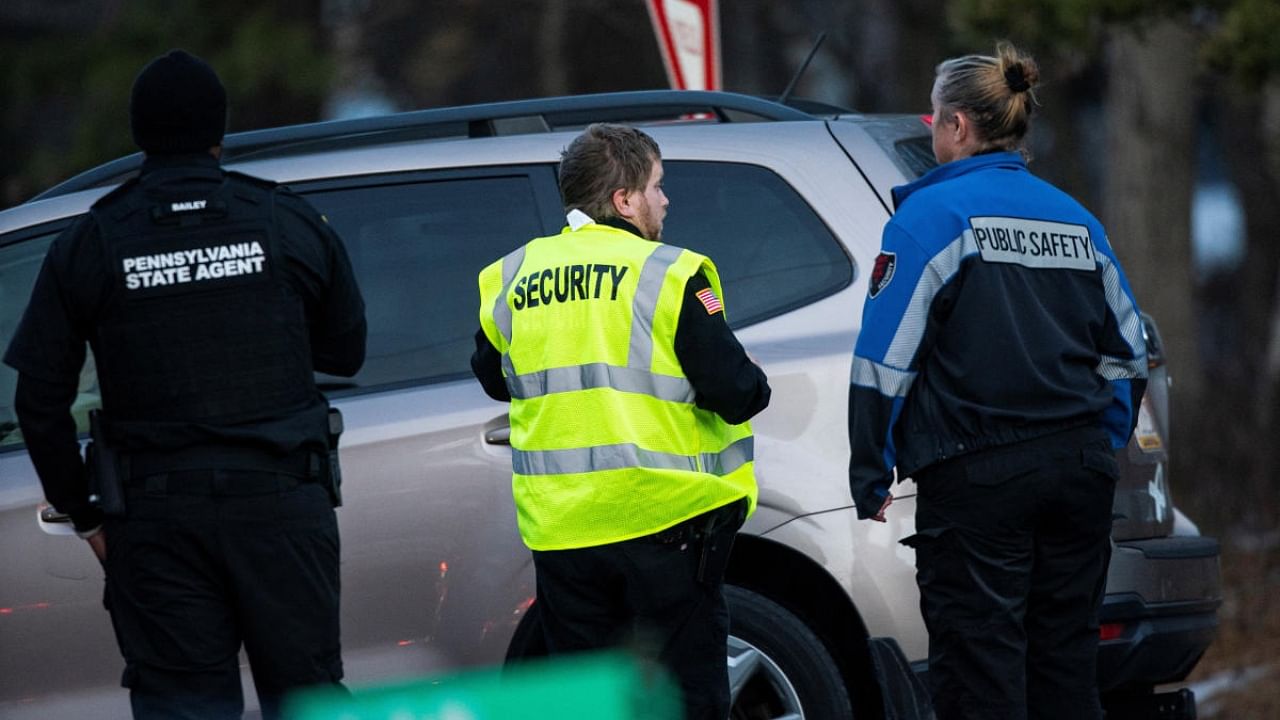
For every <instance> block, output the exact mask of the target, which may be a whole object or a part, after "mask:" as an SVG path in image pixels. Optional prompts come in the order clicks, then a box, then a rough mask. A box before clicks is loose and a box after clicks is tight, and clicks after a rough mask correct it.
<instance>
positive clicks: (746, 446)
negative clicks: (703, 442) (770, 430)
mask: <svg viewBox="0 0 1280 720" xmlns="http://www.w3.org/2000/svg"><path fill="white" fill-rule="evenodd" d="M755 450H756V441H755V438H754V437H751V436H750V435H748V436H747V437H744V438H742V439H741V440H738V441H737V442H735V443H733V444H732V445H730V446H729V447H727V448H725V449H724V450H721V451H720V452H718V453H703V454H702V471H703V472H708V473H711V474H712V475H728V474H729V473H731V472H733V471H734V470H737V469H738V468H740V467H742V466H743V465H746V464H747V463H749V462H751V461H752V460H754V459H755Z"/></svg>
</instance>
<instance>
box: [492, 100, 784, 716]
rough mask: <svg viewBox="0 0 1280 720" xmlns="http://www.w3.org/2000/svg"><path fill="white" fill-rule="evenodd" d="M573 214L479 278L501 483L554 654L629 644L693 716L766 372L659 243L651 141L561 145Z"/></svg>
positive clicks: (719, 703) (725, 687) (633, 138)
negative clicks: (501, 443)
mask: <svg viewBox="0 0 1280 720" xmlns="http://www.w3.org/2000/svg"><path fill="white" fill-rule="evenodd" d="M560 191H561V194H562V196H563V199H564V205H565V210H566V212H567V213H568V218H567V220H568V227H566V228H565V229H564V230H562V231H561V232H560V234H559V235H554V236H551V237H544V238H537V239H534V240H532V241H530V242H529V243H528V244H526V245H524V246H523V247H521V248H519V249H517V250H516V251H515V252H512V253H511V254H510V255H507V256H506V257H505V258H502V259H500V260H498V261H496V262H494V263H493V264H491V265H489V266H488V267H487V268H485V269H484V270H483V271H482V272H481V273H480V327H481V329H480V332H478V333H477V334H476V352H475V354H474V355H473V356H472V359H471V365H472V369H473V371H474V372H475V374H476V377H477V378H478V379H479V380H480V383H481V384H482V385H483V386H484V389H485V392H487V393H488V394H489V395H490V396H491V397H493V398H494V399H496V400H502V401H510V403H511V411H510V414H511V447H512V452H511V457H512V465H513V475H512V490H513V492H514V494H515V504H516V512H517V517H518V521H519V526H520V533H521V535H522V537H523V538H524V541H525V544H526V545H528V546H529V548H530V549H531V550H532V551H533V561H534V569H535V571H536V573H537V583H538V589H537V593H538V601H537V605H536V608H537V611H538V613H539V617H540V618H541V625H542V629H543V634H544V637H545V640H546V643H547V646H548V650H549V651H550V652H551V653H553V654H556V653H564V652H574V651H580V650H591V649H597V648H604V647H610V646H615V645H619V644H629V645H633V646H636V645H638V646H640V647H643V648H647V649H650V650H652V652H653V653H654V654H655V655H656V656H657V658H658V660H659V661H660V662H662V663H663V664H664V665H665V666H666V667H668V668H669V669H670V670H671V671H672V673H673V674H674V675H675V677H676V679H677V681H678V682H679V684H680V686H681V689H682V691H683V695H684V703H685V716H686V717H687V718H691V719H692V718H707V719H708V720H712V719H714V720H724V718H727V717H728V714H729V683H728V671H727V668H726V663H725V653H726V643H727V640H728V632H729V616H728V610H727V608H726V605H725V600H724V595H723V592H722V588H723V583H724V572H725V567H726V565H727V564H728V558H729V550H730V548H731V546H732V544H733V537H734V534H735V533H736V532H737V530H738V528H739V527H740V526H741V525H742V522H743V521H744V520H745V519H746V517H747V516H748V515H749V514H750V513H751V512H753V511H754V510H755V504H756V482H755V470H754V463H753V454H752V452H753V445H752V436H751V426H750V425H749V424H748V422H747V420H748V419H749V418H751V417H752V416H754V415H755V414H756V413H758V412H760V411H761V410H763V409H764V408H765V407H766V406H767V405H768V403H769V384H768V381H767V379H766V378H765V374H764V372H763V371H762V370H761V369H760V368H759V367H757V366H756V365H755V363H753V362H752V361H751V360H750V359H749V358H748V357H747V355H746V352H745V351H744V350H743V349H742V345H740V344H739V343H738V341H737V339H736V338H735V337H734V336H733V333H732V331H731V330H730V329H729V326H728V324H727V323H726V321H725V317H724V305H723V303H724V300H723V298H724V293H723V291H722V290H721V287H720V277H719V275H718V274H717V273H716V268H715V265H714V264H712V262H711V260H709V259H708V258H706V257H704V256H702V255H699V254H697V253H694V252H691V251H689V250H684V249H681V248H678V247H674V246H671V245H664V244H662V243H661V242H660V239H661V237H662V221H663V218H664V217H665V216H666V210H667V198H666V195H664V194H663V191H662V159H661V154H660V152H659V150H658V145H657V143H655V142H654V141H653V139H652V138H650V137H649V136H648V135H646V134H645V133H643V132H641V131H639V130H636V129H634V128H630V127H625V126H620V125H608V124H596V125H592V126H590V127H588V128H587V129H586V131H585V132H583V133H582V134H581V135H580V136H578V137H577V138H575V139H574V141H573V142H572V143H570V145H569V147H568V148H567V149H566V150H565V151H564V153H563V154H562V156H561V162H560Z"/></svg>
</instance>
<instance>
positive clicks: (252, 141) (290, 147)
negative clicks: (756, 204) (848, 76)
mask: <svg viewBox="0 0 1280 720" xmlns="http://www.w3.org/2000/svg"><path fill="white" fill-rule="evenodd" d="M690 116H696V117H698V118H699V119H704V120H705V119H714V120H716V121H718V122H742V121H748V122H750V121H780V120H813V119H814V116H813V115H811V114H809V113H806V112H803V111H801V110H798V109H796V108H794V107H790V106H787V105H783V104H780V103H777V102H773V101H771V100H764V99H761V98H757V97H752V96H750V95H741V94H738V93H727V92H716V91H705V90H637V91H630V92H615V93H600V94H594V95H570V96H565V97H554V98H542V99H537V100H512V101H507V102H496V103H485V104H481V105H462V106H458V107H447V108H435V109H431V110H416V111H411V112H402V113H395V114H391V115H380V116H376V117H363V118H352V119H348V120H329V121H324V122H315V123H308V124H304V125H289V126H286V127H278V128H269V129H265V130H250V131H247V132H238V133H232V134H230V135H227V136H226V138H224V140H223V143H222V153H223V154H222V157H223V160H224V161H230V160H244V159H247V158H250V157H272V156H280V155H289V154H293V153H297V152H303V151H307V150H318V149H338V148H346V147H359V146H363V145H374V144H381V143H388V142H403V141H411V140H426V139H432V138H442V137H494V136H499V135H519V134H527V133H535V132H550V131H553V130H559V129H569V128H575V127H582V126H585V125H588V124H590V123H593V122H629V123H647V122H660V121H672V120H680V119H687V118H689V117H690ZM141 165H142V153H134V154H132V155H128V156H125V157H122V158H119V159H116V160H113V161H111V162H108V163H105V164H103V165H99V166H98V167H96V168H93V169H92V170H87V171H85V172H83V173H80V174H79V175H76V176H75V177H72V178H70V179H69V180H65V181H63V182H61V183H59V184H57V185H55V186H53V187H52V188H49V189H48V190H45V191H44V192H42V193H40V194H39V195H37V196H35V198H33V199H35V200H43V199H45V198H50V197H55V196H58V195H66V194H68V193H72V192H77V191H79V190H85V189H88V188H92V187H99V186H102V185H109V184H114V183H118V182H121V181H123V180H124V179H126V178H128V177H129V176H130V175H132V174H133V173H135V172H137V169H138V168H139V167H140V166H141Z"/></svg>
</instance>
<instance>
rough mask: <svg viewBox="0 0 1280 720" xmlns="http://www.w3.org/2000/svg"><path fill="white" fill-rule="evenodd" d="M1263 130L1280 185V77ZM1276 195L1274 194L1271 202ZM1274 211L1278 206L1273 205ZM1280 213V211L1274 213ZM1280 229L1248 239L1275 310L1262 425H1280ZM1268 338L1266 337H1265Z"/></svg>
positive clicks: (1259, 409) (1265, 109)
mask: <svg viewBox="0 0 1280 720" xmlns="http://www.w3.org/2000/svg"><path fill="white" fill-rule="evenodd" d="M1262 93H1263V95H1262V117H1261V121H1260V122H1261V125H1262V128H1261V133H1260V135H1261V136H1262V143H1263V147H1262V148H1261V149H1262V150H1263V151H1264V152H1265V157H1266V165H1267V170H1268V171H1269V172H1268V174H1269V175H1270V178H1271V179H1272V181H1273V183H1272V188H1273V189H1274V188H1276V187H1277V186H1278V185H1280V79H1275V80H1272V81H1271V82H1270V83H1269V84H1268V85H1267V86H1266V87H1265V88H1263V91H1262ZM1275 198H1276V195H1274V194H1273V195H1272V201H1273V203H1274V200H1275ZM1270 207H1271V208H1272V209H1273V210H1274V209H1275V205H1274V204H1272V205H1271V206H1270ZM1273 214H1280V213H1273ZM1277 229H1280V222H1277V223H1276V225H1275V226H1273V227H1271V228H1270V229H1269V230H1268V231H1264V233H1265V234H1263V236H1262V237H1256V238H1255V237H1251V238H1249V240H1250V243H1251V244H1253V243H1258V244H1263V245H1264V246H1265V248H1266V249H1267V250H1269V251H1270V252H1269V253H1267V256H1268V257H1267V260H1268V261H1269V262H1267V264H1266V265H1264V267H1263V268H1262V273H1263V274H1264V278H1265V277H1267V276H1269V277H1270V279H1271V281H1270V285H1269V287H1268V285H1267V284H1266V282H1265V280H1264V282H1263V284H1262V285H1261V287H1260V289H1261V290H1266V291H1269V292H1270V293H1271V297H1272V302H1271V305H1272V309H1271V322H1270V326H1271V327H1270V340H1269V341H1268V343H1267V352H1266V355H1265V365H1264V371H1263V375H1262V392H1260V393H1259V394H1258V404H1257V406H1256V407H1255V414H1256V416H1257V417H1258V419H1259V421H1260V422H1262V423H1264V425H1263V427H1264V428H1267V427H1270V428H1273V429H1274V428H1277V427H1280V291H1277V288H1280V241H1278V240H1277V239H1276V238H1277V235H1276V233H1275V232H1274V231H1276V230H1277ZM1264 337H1265V336H1264ZM1272 453H1273V455H1277V456H1280V450H1277V449H1276V448H1275V446H1274V444H1273V445H1272Z"/></svg>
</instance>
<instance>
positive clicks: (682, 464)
mask: <svg viewBox="0 0 1280 720" xmlns="http://www.w3.org/2000/svg"><path fill="white" fill-rule="evenodd" d="M754 450H755V439H754V438H751V437H745V438H742V439H741V440H739V441H737V442H735V443H733V444H732V445H730V446H729V447H727V448H725V449H724V450H723V451H721V452H719V453H704V454H702V455H701V456H700V458H699V459H701V461H702V467H703V470H702V472H706V473H710V474H712V475H728V474H729V473H731V472H733V471H734V470H737V469H738V468H740V467H742V466H743V465H745V464H747V463H749V462H751V461H752V460H753V459H754ZM511 467H512V468H513V469H514V470H515V473H516V474H517V475H574V474H578V473H589V472H601V471H604V470H625V469H627V468H647V469H650V470H685V471H687V472H698V462H697V461H696V460H695V459H694V458H693V457H690V456H688V455H676V454H674V453H664V452H654V451H652V450H644V449H642V448H639V447H637V446H635V445H633V444H631V443H620V444H617V445H596V446H595V447H589V448H574V449H571V450H517V449H515V448H512V450H511Z"/></svg>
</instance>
